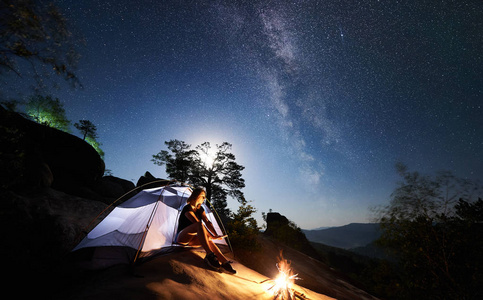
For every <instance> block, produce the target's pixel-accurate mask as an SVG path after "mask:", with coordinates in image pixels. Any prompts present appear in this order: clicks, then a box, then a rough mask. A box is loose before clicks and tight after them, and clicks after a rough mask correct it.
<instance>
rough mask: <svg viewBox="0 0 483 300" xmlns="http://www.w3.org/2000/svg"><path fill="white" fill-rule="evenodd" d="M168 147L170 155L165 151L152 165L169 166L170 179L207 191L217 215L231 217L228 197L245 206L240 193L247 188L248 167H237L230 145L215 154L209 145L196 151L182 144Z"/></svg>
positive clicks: (224, 145) (222, 145) (176, 142)
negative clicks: (243, 171)
mask: <svg viewBox="0 0 483 300" xmlns="http://www.w3.org/2000/svg"><path fill="white" fill-rule="evenodd" d="M165 144H166V145H167V146H168V151H166V150H162V151H160V152H159V153H158V154H156V155H153V159H152V161H153V162H154V163H155V164H157V165H159V166H162V165H166V173H167V174H168V176H169V177H170V178H171V179H177V180H179V181H183V182H189V183H191V184H193V185H196V186H203V187H205V188H206V194H207V197H208V199H210V201H211V202H212V204H213V206H214V207H215V209H216V210H217V212H218V213H221V214H224V215H226V216H228V215H229V213H230V211H229V209H227V196H231V197H233V198H235V199H236V200H237V201H238V202H240V203H243V201H244V195H243V192H242V191H241V189H242V188H244V187H245V180H244V179H243V178H242V175H241V171H242V170H243V169H244V168H245V167H243V166H241V165H239V164H238V163H236V161H235V159H236V158H235V155H234V154H233V153H231V152H230V150H231V148H232V145H231V144H230V143H228V142H224V143H222V144H221V145H216V148H215V149H214V151H212V147H211V144H210V143H209V142H205V143H203V144H201V145H199V146H197V147H196V149H195V150H192V149H191V145H188V144H186V143H185V142H183V141H179V140H171V141H169V142H165Z"/></svg>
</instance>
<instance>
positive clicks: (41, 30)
mask: <svg viewBox="0 0 483 300" xmlns="http://www.w3.org/2000/svg"><path fill="white" fill-rule="evenodd" d="M0 20H2V21H1V26H0V74H1V73H8V72H13V73H15V74H16V75H18V77H21V78H24V77H25V75H28V76H32V75H31V74H33V78H34V79H35V80H36V82H37V88H39V89H42V88H43V87H44V85H45V84H44V81H45V78H48V77H50V75H54V74H55V75H58V76H61V77H63V78H64V79H65V80H67V81H69V82H70V83H72V84H73V85H74V86H76V85H79V80H78V78H77V77H76V75H75V74H74V69H75V68H76V64H77V62H78V60H79V57H80V55H79V54H78V51H77V48H78V47H79V45H81V43H82V41H80V40H76V39H75V38H74V35H72V33H71V32H70V31H69V30H68V28H67V27H68V26H67V21H66V19H65V17H64V16H63V15H62V14H61V13H60V11H59V9H58V8H57V7H56V6H55V5H54V3H53V2H47V1H33V0H3V1H1V2H0ZM20 60H21V61H22V62H25V61H26V62H27V64H25V63H22V64H19V62H20Z"/></svg>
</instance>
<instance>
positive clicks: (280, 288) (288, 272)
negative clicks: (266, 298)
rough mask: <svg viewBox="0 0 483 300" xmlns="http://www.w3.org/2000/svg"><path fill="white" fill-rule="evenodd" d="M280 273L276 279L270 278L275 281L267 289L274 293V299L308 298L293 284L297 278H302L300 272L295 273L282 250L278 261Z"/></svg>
mask: <svg viewBox="0 0 483 300" xmlns="http://www.w3.org/2000/svg"><path fill="white" fill-rule="evenodd" d="M277 269H278V275H277V277H276V278H275V279H272V280H269V281H271V282H273V285H272V286H270V287H269V288H268V289H267V291H269V292H271V293H272V294H273V296H274V297H273V299H280V300H295V299H307V298H306V297H305V296H304V294H302V293H299V292H297V291H296V290H295V289H294V288H293V287H292V286H293V284H294V282H295V280H297V279H300V278H298V277H297V275H298V274H294V273H293V271H292V268H291V267H290V262H289V261H288V260H286V259H284V258H283V256H282V252H281V251H280V256H279V258H278V263H277Z"/></svg>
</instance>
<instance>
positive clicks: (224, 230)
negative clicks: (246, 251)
mask: <svg viewBox="0 0 483 300" xmlns="http://www.w3.org/2000/svg"><path fill="white" fill-rule="evenodd" d="M206 202H208V204H209V205H210V207H211V210H212V211H214V212H215V218H217V219H218V223H219V224H220V225H221V229H222V231H223V232H222V233H223V234H226V240H227V242H228V248H230V252H231V253H233V255H235V252H233V248H232V247H231V243H230V238H229V237H228V233H227V232H226V229H225V225H223V222H222V221H221V218H220V216H219V215H218V212H217V211H216V209H215V208H214V207H213V205H212V204H211V202H210V200H208V198H206Z"/></svg>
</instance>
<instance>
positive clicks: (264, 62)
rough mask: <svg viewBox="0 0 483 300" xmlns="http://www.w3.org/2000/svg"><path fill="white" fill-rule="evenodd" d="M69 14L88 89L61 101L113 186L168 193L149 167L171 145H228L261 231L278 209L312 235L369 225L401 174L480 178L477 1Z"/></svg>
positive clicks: (109, 9)
mask: <svg viewBox="0 0 483 300" xmlns="http://www.w3.org/2000/svg"><path fill="white" fill-rule="evenodd" d="M201 2H206V3H207V4H203V3H201ZM58 5H59V6H60V8H61V11H62V12H63V13H64V14H65V16H66V17H67V19H68V20H69V22H70V24H71V29H72V31H73V32H74V33H75V34H79V35H82V36H83V37H84V38H85V40H86V45H85V46H83V47H81V48H80V53H81V54H82V59H81V60H80V62H79V67H78V70H77V72H76V74H77V75H78V77H79V79H80V81H81V83H82V84H83V86H84V88H83V89H76V90H72V89H69V88H68V87H65V88H62V89H60V90H55V91H52V93H51V94H52V95H54V96H56V97H58V98H59V99H60V100H61V101H62V102H63V103H64V106H65V109H66V112H67V116H68V118H69V119H70V120H72V121H73V122H77V121H78V120H80V119H88V120H90V121H92V122H93V123H94V124H95V125H96V126H97V128H98V135H99V139H98V140H99V142H101V143H102V146H101V147H102V149H103V150H104V152H105V162H106V168H107V169H110V170H111V171H112V173H113V175H114V176H117V177H121V178H125V179H128V180H132V181H133V182H134V183H136V181H137V179H138V178H139V177H140V176H141V175H143V174H144V173H145V172H146V171H150V172H151V173H152V174H153V175H154V176H156V177H166V175H165V172H164V167H158V166H155V165H154V164H153V163H152V162H151V161H150V160H151V158H152V157H151V156H152V155H153V154H156V153H158V152H159V151H160V150H162V149H163V150H165V149H166V148H165V145H164V142H165V141H168V140H171V139H179V140H183V141H185V142H186V143H188V144H191V145H192V146H193V147H194V146H196V145H199V144H201V143H202V142H205V141H209V142H211V143H212V144H213V145H214V144H221V143H222V142H224V141H227V142H230V143H232V144H233V149H232V150H233V153H234V154H235V155H236V161H237V162H238V163H239V164H241V165H243V166H245V167H246V169H245V170H244V171H243V178H244V179H245V180H246V188H245V189H244V190H243V191H244V192H245V196H246V198H247V199H248V200H252V201H253V202H252V205H253V206H255V207H256V208H257V210H258V212H257V219H258V220H259V223H260V224H259V225H261V224H262V223H263V222H262V221H261V212H268V211H269V209H272V210H273V211H277V212H280V213H281V214H283V215H285V216H286V217H287V218H288V219H290V220H292V221H294V222H295V223H296V224H297V225H298V226H300V227H301V228H304V229H311V228H316V227H321V226H336V225H344V224H348V223H351V222H370V221H371V216H372V215H371V213H370V210H369V208H370V207H371V206H374V205H379V204H384V203H388V201H389V199H390V194H391V192H392V191H393V190H394V188H395V187H396V183H397V181H398V180H399V178H398V176H397V174H396V171H395V163H396V162H403V163H405V164H406V165H407V166H408V167H409V169H410V170H413V171H420V172H422V173H426V174H434V173H435V172H436V171H439V170H443V169H444V170H451V171H453V172H454V173H455V174H456V175H458V176H461V177H463V178H470V179H479V178H483V162H482V161H483V160H482V159H481V158H482V157H483V122H482V116H483V114H482V113H483V109H482V105H483V2H482V1H480V0H475V1H465V0H463V1H446V0H444V1H395V0H391V1H384V0H380V1H372V0H368V1H335V0H328V1H321V0H320V1H315V0H307V1H180V0H176V1H154V0H153V1H148V0H139V1H127V0H105V1H94V0H82V1H78V0H75V1H74V0H72V1H67V0H65V1H58ZM73 131H75V129H73ZM229 207H230V208H231V209H232V210H235V211H236V209H237V207H238V204H237V203H236V202H235V201H234V200H229Z"/></svg>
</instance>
